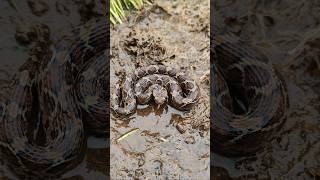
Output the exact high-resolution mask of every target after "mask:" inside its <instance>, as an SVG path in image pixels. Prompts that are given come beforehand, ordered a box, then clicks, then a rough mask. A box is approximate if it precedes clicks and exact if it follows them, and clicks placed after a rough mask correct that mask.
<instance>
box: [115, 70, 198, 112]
mask: <svg viewBox="0 0 320 180" xmlns="http://www.w3.org/2000/svg"><path fill="white" fill-rule="evenodd" d="M199 93H200V90H199V87H198V85H197V84H196V82H195V81H194V80H192V79H191V78H189V77H188V76H186V75H185V74H184V73H181V72H178V71H177V70H176V69H173V68H170V67H166V66H163V65H150V66H146V67H141V68H138V69H136V70H135V72H134V73H132V74H129V75H128V76H127V77H126V79H125V82H124V83H123V86H122V87H121V84H120V82H118V83H117V84H116V86H115V88H114V91H113V92H112V93H111V99H110V101H111V102H110V105H111V108H112V110H113V111H114V112H115V113H116V114H117V115H129V114H131V113H133V112H134V110H135V109H136V106H137V104H147V103H149V102H150V101H151V100H152V99H153V100H154V101H155V103H156V104H158V105H161V104H163V103H165V102H166V101H167V102H168V103H169V104H170V105H171V106H173V107H174V108H176V109H179V110H190V108H191V107H192V106H193V105H195V103H197V101H198V98H199V95H200V94H199Z"/></svg>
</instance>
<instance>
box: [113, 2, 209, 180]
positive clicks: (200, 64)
mask: <svg viewBox="0 0 320 180" xmlns="http://www.w3.org/2000/svg"><path fill="white" fill-rule="evenodd" d="M209 48H210V44H209V1H206V0H205V1H204V0H198V1H191V0H188V1H183V0H177V1H164V0H163V1H156V3H154V4H153V5H149V6H147V7H145V8H144V9H143V10H142V11H139V12H137V13H135V14H133V15H130V16H129V17H128V20H127V21H126V22H125V23H123V24H120V25H116V26H114V27H113V28H112V29H111V56H112V58H111V64H110V68H111V69H110V71H111V73H110V75H111V79H110V80H111V87H112V86H113V85H114V84H115V83H116V82H117V81H118V80H123V79H124V77H125V75H126V74H128V73H132V72H133V71H134V69H135V68H137V67H141V66H146V65H150V64H163V65H166V66H170V67H174V68H176V69H178V70H180V71H182V72H185V73H186V74H188V75H189V76H190V77H191V78H193V79H194V80H195V81H196V82H198V85H199V87H200V91H201V97H200V101H199V103H198V104H197V105H196V106H195V107H194V108H193V109H192V110H191V111H190V112H180V111H177V110H175V109H174V108H172V107H170V106H167V105H165V106H162V107H157V106H156V105H153V104H151V105H147V106H138V110H137V112H136V113H135V114H134V115H132V116H130V117H126V118H119V117H116V116H112V117H111V125H110V126H111V132H110V136H111V137H110V138H111V149H110V153H111V155H110V157H111V164H110V167H111V169H110V170H111V172H110V174H111V177H114V178H115V179H132V178H133V179H209V173H210V164H209V161H210V158H209V157H210V150H209V148H210V137H209V129H210V117H209V116H210V115H209V114H210V102H209V96H210V95H209V72H210V66H209ZM136 129H137V130H136ZM131 130H133V133H131V135H130V136H128V137H127V138H125V139H123V140H121V141H118V138H119V137H121V136H122V135H123V134H126V133H127V132H130V131H131Z"/></svg>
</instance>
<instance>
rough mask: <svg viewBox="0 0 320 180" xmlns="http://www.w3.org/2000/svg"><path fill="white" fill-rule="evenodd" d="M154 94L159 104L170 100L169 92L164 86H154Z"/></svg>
mask: <svg viewBox="0 0 320 180" xmlns="http://www.w3.org/2000/svg"><path fill="white" fill-rule="evenodd" d="M152 94H153V98H154V101H155V103H156V104H157V105H162V104H165V103H166V102H167V100H168V92H167V90H166V89H165V88H164V87H161V86H159V87H157V88H154V89H153V91H152Z"/></svg>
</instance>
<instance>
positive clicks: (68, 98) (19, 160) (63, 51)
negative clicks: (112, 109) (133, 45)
mask: <svg viewBox="0 0 320 180" xmlns="http://www.w3.org/2000/svg"><path fill="white" fill-rule="evenodd" d="M109 31H110V30H109V23H108V22H107V17H104V18H97V19H94V20H90V21H88V22H87V23H84V24H82V25H79V26H77V27H75V28H73V30H72V31H70V32H67V33H66V34H65V35H63V36H62V37H61V38H60V39H59V41H58V42H57V43H55V44H51V45H50V47H49V48H48V51H47V52H43V53H44V54H45V55H44V57H43V59H41V63H40V65H39V67H38V68H36V70H35V69H34V68H21V69H20V71H19V72H18V73H17V74H16V76H15V77H14V79H13V82H12V87H13V89H12V91H11V94H10V96H9V98H8V101H7V102H6V103H5V106H4V107H2V117H1V119H0V124H1V125H0V128H1V135H2V137H1V138H0V140H1V143H0V146H1V147H3V149H4V152H5V153H6V154H7V155H8V159H9V161H10V162H9V166H10V167H11V169H13V170H14V171H15V172H16V173H17V174H18V175H21V176H24V177H29V176H30V177H41V178H44V177H52V176H58V175H59V174H62V173H63V172H65V171H66V170H69V169H71V168H74V167H75V166H76V165H77V164H78V163H79V161H80V160H81V157H83V154H84V153H83V152H84V151H85V149H86V141H87V140H86V134H87V133H93V134H95V135H97V136H101V135H106V133H107V132H108V123H109V88H108V85H109V66H108V64H109V56H108V54H109V53H108V51H109V46H108V35H109Z"/></svg>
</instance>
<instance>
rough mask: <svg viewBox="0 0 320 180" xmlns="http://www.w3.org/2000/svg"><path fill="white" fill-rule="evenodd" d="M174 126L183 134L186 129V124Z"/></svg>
mask: <svg viewBox="0 0 320 180" xmlns="http://www.w3.org/2000/svg"><path fill="white" fill-rule="evenodd" d="M176 128H177V130H178V131H179V132H180V133H181V134H184V133H185V132H186V130H187V128H186V126H184V125H182V124H177V125H176Z"/></svg>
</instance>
